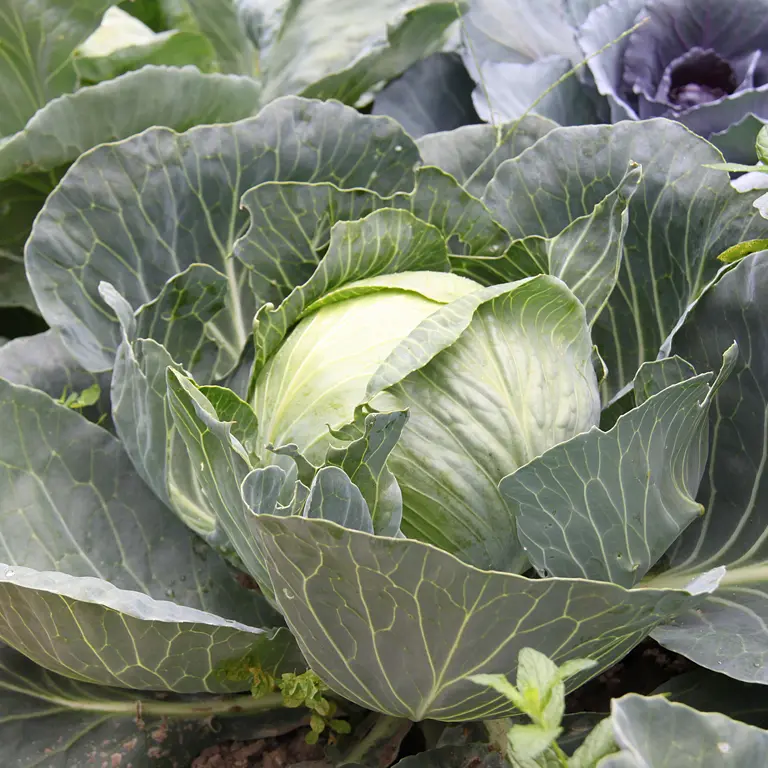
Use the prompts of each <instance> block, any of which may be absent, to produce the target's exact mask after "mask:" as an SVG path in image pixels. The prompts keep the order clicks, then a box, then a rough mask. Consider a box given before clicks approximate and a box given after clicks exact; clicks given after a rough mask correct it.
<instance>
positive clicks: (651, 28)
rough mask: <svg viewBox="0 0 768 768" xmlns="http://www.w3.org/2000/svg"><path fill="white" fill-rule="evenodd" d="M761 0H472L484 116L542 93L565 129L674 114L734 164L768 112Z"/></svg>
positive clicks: (471, 54)
mask: <svg viewBox="0 0 768 768" xmlns="http://www.w3.org/2000/svg"><path fill="white" fill-rule="evenodd" d="M766 18H767V16H766V6H765V3H764V2H762V0H732V1H728V2H723V0H586V1H585V0H543V1H541V2H540V1H539V0H473V2H472V4H471V7H470V12H469V14H468V16H467V18H466V35H465V43H466V45H465V54H464V60H465V64H466V65H467V68H468V69H469V71H470V74H471V75H472V76H473V77H474V78H475V80H476V82H477V83H478V87H477V89H476V90H475V94H474V100H475V105H476V107H477V109H478V112H479V114H480V116H481V117H483V118H484V119H486V120H487V119H491V116H492V115H494V116H495V119H497V120H498V119H502V120H512V119H515V118H517V117H519V116H520V114H522V113H523V112H524V111H525V110H526V109H527V108H528V107H529V106H531V105H532V104H533V102H534V101H535V100H537V99H538V97H539V96H540V95H542V94H543V93H544V92H545V91H546V90H547V89H548V88H549V87H550V86H552V85H553V84H554V83H555V82H556V81H557V80H558V78H560V77H561V76H562V75H564V74H565V73H566V72H567V71H569V70H570V68H571V67H573V66H575V65H578V64H580V63H581V62H582V61H585V62H586V65H585V66H584V67H583V69H582V70H581V71H579V72H578V74H577V76H576V77H572V78H570V79H568V80H566V81H565V82H564V83H562V84H561V85H559V86H557V87H556V88H555V89H554V91H553V92H552V93H551V94H549V95H547V96H546V97H544V98H543V99H542V100H541V101H537V103H536V106H535V107H534V109H535V111H536V112H537V113H538V114H540V115H543V116H546V117H550V118H552V119H553V120H556V121H557V122H559V123H561V124H564V125H576V124H580V123H590V122H604V121H608V120H610V121H611V122H618V121H620V120H627V119H629V120H638V119H640V120H642V119H648V118H651V117H666V118H669V119H672V120H678V121H680V122H681V123H683V124H684V125H685V126H687V127H688V128H690V129H691V130H693V131H694V132H695V133H697V134H699V135H700V136H704V137H705V138H708V139H710V140H711V141H712V142H713V143H714V144H715V145H716V146H718V147H719V148H720V149H721V150H722V151H723V153H724V154H725V156H726V158H727V159H729V160H732V161H734V162H749V161H752V160H754V155H752V154H750V150H751V144H752V142H753V140H754V137H755V135H756V134H757V132H758V130H759V129H760V127H761V126H762V124H763V122H764V121H765V120H768V58H767V57H766V53H765V50H764V49H765V35H766V24H767V23H768V22H767V21H766Z"/></svg>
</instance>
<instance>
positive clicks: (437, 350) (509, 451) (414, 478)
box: [253, 272, 600, 569]
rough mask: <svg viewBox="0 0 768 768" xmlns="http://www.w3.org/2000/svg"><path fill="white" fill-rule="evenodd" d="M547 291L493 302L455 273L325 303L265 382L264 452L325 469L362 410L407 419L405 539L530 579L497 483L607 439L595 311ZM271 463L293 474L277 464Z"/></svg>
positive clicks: (372, 282) (402, 462)
mask: <svg viewBox="0 0 768 768" xmlns="http://www.w3.org/2000/svg"><path fill="white" fill-rule="evenodd" d="M547 279H548V280H551V279H549V278H547ZM541 282H542V280H541V279H538V280H537V282H536V285H537V286H538V288H537V290H536V291H535V292H533V291H531V290H530V289H531V288H532V287H533V285H534V284H533V283H532V282H531V281H520V283H517V284H508V285H507V286H504V287H503V290H501V291H499V290H497V289H494V290H493V291H491V292H490V293H489V291H488V290H487V289H483V288H482V286H480V285H479V284H478V283H476V282H474V281H472V280H469V279H467V278H464V277H460V276H457V275H453V274H450V273H441V272H405V273H400V274H396V275H384V276H381V277H376V278H372V279H367V280H361V281H358V282H354V283H350V284H347V285H345V286H344V287H342V288H340V289H337V290H336V291H332V292H330V293H328V294H326V295H325V296H323V298H322V299H321V300H320V301H318V302H316V303H315V304H313V305H311V306H310V307H309V308H308V309H307V311H306V312H305V313H304V315H303V317H302V319H301V320H300V321H299V322H298V323H297V325H296V326H295V327H294V328H293V330H292V331H291V332H290V334H289V335H288V336H287V338H286V339H285V341H284V342H283V344H282V345H281V346H280V347H279V348H278V350H277V351H276V352H275V353H274V354H273V355H272V357H271V358H270V359H269V360H268V362H267V364H266V365H265V366H264V367H263V369H262V370H261V371H260V372H259V374H258V376H257V378H256V382H255V393H254V396H253V406H254V409H255V411H256V415H257V418H258V423H259V436H258V440H257V441H256V442H257V444H258V445H260V446H267V445H271V446H276V447H280V446H284V445H287V444H295V445H297V446H298V448H299V450H300V451H301V452H302V453H303V454H304V456H305V457H306V458H307V459H308V460H309V461H311V462H312V463H313V464H316V465H321V464H322V463H323V461H324V457H325V455H326V452H327V450H328V448H329V446H331V445H333V444H334V443H335V442H336V441H335V440H334V438H333V436H332V434H331V430H334V431H335V430H338V429H340V428H342V427H344V426H345V425H347V424H349V423H350V422H352V421H353V420H354V418H355V409H356V408H357V407H358V406H360V405H361V404H366V405H368V406H369V407H370V408H373V409H374V410H376V411H384V412H390V411H398V410H407V411H408V414H409V420H408V422H407V424H406V426H405V428H404V430H403V433H402V436H401V438H400V440H399V441H398V443H397V445H396V446H395V448H394V450H393V452H392V454H391V455H390V457H389V461H388V466H389V468H390V469H391V470H392V472H393V473H394V475H395V477H396V478H397V481H398V483H399V486H400V489H401V491H402V496H403V521H402V531H403V533H404V534H405V535H406V536H408V537H409V538H416V539H421V540H423V541H427V542H430V543H433V544H435V545H437V546H439V547H440V548H442V549H445V550H448V551H450V552H455V553H457V554H460V555H461V556H462V557H464V558H466V559H468V560H470V561H472V562H475V563H478V564H483V565H486V566H491V567H496V568H502V567H503V568H505V569H506V568H511V569H519V568H521V567H523V564H524V562H525V557H524V555H523V552H522V549H521V547H520V546H519V544H518V543H517V537H516V532H515V524H514V514H513V511H511V510H509V509H508V508H507V507H506V505H505V502H504V500H503V499H502V497H501V495H500V493H499V490H498V483H499V481H500V480H501V479H502V478H503V477H505V476H506V475H508V474H510V473H511V472H514V470H516V469H517V468H518V467H520V466H522V465H523V464H526V463H527V462H528V461H530V460H531V459H533V458H535V457H536V456H539V455H540V454H542V453H543V452H544V451H546V450H547V449H548V448H551V447H552V446H554V445H556V444H558V443H561V442H563V441H565V440H568V439H569V438H571V437H573V436H574V435H576V434H578V433H580V432H583V431H585V430H587V429H589V428H590V427H592V426H593V425H595V424H596V423H597V421H598V416H599V407H600V400H599V394H598V385H597V380H596V377H595V373H594V371H593V367H592V362H591V345H590V343H589V334H588V333H587V332H586V323H585V319H584V311H583V308H582V307H581V305H580V304H579V302H578V301H576V300H575V298H572V297H566V299H565V300H563V296H564V294H566V293H567V290H566V289H565V288H564V286H562V284H558V281H551V284H550V285H549V286H547V288H546V289H545V290H543V291H542V290H541V285H540V284H541ZM486 294H487V295H488V296H491V295H492V298H490V299H486V300H485V301H482V302H481V300H480V299H479V298H478V299H477V300H476V299H475V298H473V296H474V297H482V296H486ZM569 298H570V299H571V300H569ZM462 308H463V309H462ZM454 315H458V316H465V315H466V317H465V319H464V320H463V321H460V322H459V323H456V320H455V317H454ZM425 321H426V324H424V323H425ZM430 323H431V324H434V326H435V327H434V328H432V327H431V326H430ZM460 326H463V327H460ZM441 334H446V339H447V340H443V341H437V339H438V338H439V337H440V335H441ZM422 336H423V337H424V339H426V346H425V343H424V340H423V339H422ZM430 346H433V347H434V348H433V349H429V347H430ZM403 359H409V360H417V361H418V362H417V363H416V364H415V365H414V364H413V363H408V364H406V365H405V367H403V363H402V360H403ZM262 459H263V461H264V462H265V463H278V464H282V465H284V466H285V467H286V468H288V467H290V466H291V461H290V459H288V458H287V457H285V456H278V455H275V454H273V453H271V452H270V451H269V450H264V454H263V456H262Z"/></svg>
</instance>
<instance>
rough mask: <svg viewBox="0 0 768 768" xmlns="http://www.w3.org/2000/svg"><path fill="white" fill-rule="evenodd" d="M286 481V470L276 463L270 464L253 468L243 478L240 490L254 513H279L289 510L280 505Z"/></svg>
mask: <svg viewBox="0 0 768 768" xmlns="http://www.w3.org/2000/svg"><path fill="white" fill-rule="evenodd" d="M286 482H287V473H286V471H285V470H284V469H283V468H282V467H278V466H277V465H276V464H270V465H269V466H267V467H257V468H256V469H252V470H251V471H250V472H249V473H248V474H247V475H246V476H245V477H244V478H243V482H242V483H241V485H240V492H241V494H242V496H243V501H245V503H246V504H247V505H248V508H249V509H250V510H251V511H252V512H253V514H255V515H279V514H282V513H283V512H287V511H288V510H284V509H283V508H281V507H280V506H279V502H280V496H281V494H282V493H283V489H284V486H285V484H286Z"/></svg>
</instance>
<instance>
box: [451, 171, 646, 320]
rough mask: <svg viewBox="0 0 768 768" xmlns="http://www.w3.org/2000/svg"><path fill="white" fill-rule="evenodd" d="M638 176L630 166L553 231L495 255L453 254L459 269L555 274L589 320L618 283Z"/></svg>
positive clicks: (498, 277)
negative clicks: (589, 204) (582, 211)
mask: <svg viewBox="0 0 768 768" xmlns="http://www.w3.org/2000/svg"><path fill="white" fill-rule="evenodd" d="M641 178H642V171H641V169H640V168H630V169H629V170H628V171H627V174H626V176H625V177H624V178H623V179H622V181H621V183H620V184H619V186H618V187H617V188H616V189H615V190H613V191H612V192H611V193H609V194H608V195H607V196H606V197H605V198H604V199H603V200H601V201H600V202H599V203H598V204H597V205H596V206H595V207H594V209H593V210H592V211H591V212H590V213H589V214H587V215H585V216H581V217H579V218H577V219H575V220H574V221H572V222H571V223H570V224H569V225H568V226H567V227H566V228H565V229H564V230H563V231H562V232H560V233H559V234H557V235H555V236H554V237H551V238H546V237H541V236H539V235H533V236H531V237H525V238H523V239H522V240H517V241H515V242H514V243H512V245H511V247H510V248H509V249H507V250H506V251H505V252H504V253H503V254H500V255H499V256H496V257H492V256H491V257H489V256H487V255H486V256H485V257H484V258H483V257H480V258H477V259H472V258H467V259H462V260H458V259H454V262H458V264H457V265H456V268H457V271H459V272H461V273H462V274H466V275H467V277H471V278H473V279H475V280H478V281H480V282H483V283H495V282H504V281H508V280H519V279H521V278H523V277H529V276H532V275H537V274H549V275H554V276H555V277H559V278H560V279H561V280H562V281H563V282H564V283H565V284H566V285H567V286H568V287H569V288H570V289H571V290H572V291H573V293H574V294H575V295H576V297H577V298H578V299H579V301H581V303H582V304H583V305H584V307H585V308H586V310H587V318H588V320H589V322H590V324H593V323H594V322H595V320H596V318H597V316H598V315H599V314H600V312H601V311H602V309H603V308H604V307H605V304H606V302H607V301H608V298H609V297H610V295H611V293H612V291H613V290H614V288H615V286H616V281H617V279H618V276H619V270H620V267H621V260H622V258H623V256H624V240H625V237H626V233H627V226H628V224H629V210H628V206H629V203H630V200H631V199H632V197H633V195H634V194H635V191H636V190H637V185H638V183H639V182H640V179H641Z"/></svg>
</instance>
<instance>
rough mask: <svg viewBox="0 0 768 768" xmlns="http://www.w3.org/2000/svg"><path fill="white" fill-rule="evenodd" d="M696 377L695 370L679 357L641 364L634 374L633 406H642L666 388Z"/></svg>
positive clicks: (673, 356)
mask: <svg viewBox="0 0 768 768" xmlns="http://www.w3.org/2000/svg"><path fill="white" fill-rule="evenodd" d="M695 376H696V370H695V369H694V367H693V366H692V365H691V364H690V363H689V362H688V361H687V360H683V358H682V357H680V356H679V355H672V356H671V357H665V358H662V359H661V360H653V361H652V362H650V363H643V364H642V365H641V366H640V368H639V369H638V371H637V373H636V374H635V380H634V382H633V384H632V392H633V394H634V399H635V405H642V404H643V403H644V402H645V401H646V400H648V399H649V398H651V397H653V396H654V395H658V394H659V392H661V391H662V390H665V389H667V387H671V386H674V385H675V384H679V383H680V382H681V381H687V380H688V379H692V378H694V377H695Z"/></svg>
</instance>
